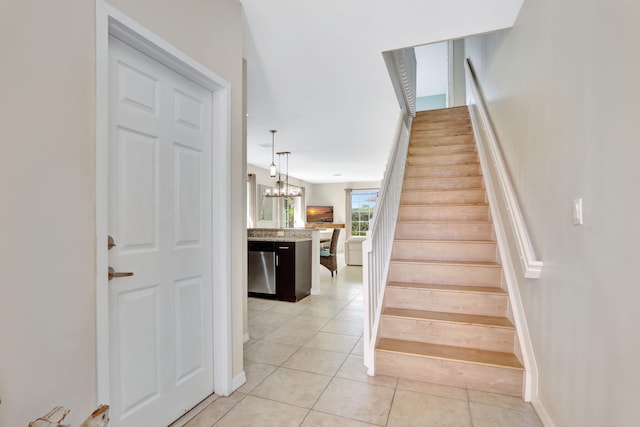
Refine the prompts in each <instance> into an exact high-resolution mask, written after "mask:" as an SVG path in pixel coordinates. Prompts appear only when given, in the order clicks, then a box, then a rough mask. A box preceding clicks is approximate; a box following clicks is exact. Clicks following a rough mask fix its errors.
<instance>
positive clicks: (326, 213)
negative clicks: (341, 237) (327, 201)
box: [307, 206, 333, 224]
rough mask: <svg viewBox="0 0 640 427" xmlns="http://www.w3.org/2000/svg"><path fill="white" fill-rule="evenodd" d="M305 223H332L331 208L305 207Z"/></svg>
mask: <svg viewBox="0 0 640 427" xmlns="http://www.w3.org/2000/svg"><path fill="white" fill-rule="evenodd" d="M307 222H308V223H312V224H313V223H315V224H321V223H323V222H333V206H307Z"/></svg>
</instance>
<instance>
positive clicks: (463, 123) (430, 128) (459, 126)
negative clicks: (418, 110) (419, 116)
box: [411, 119, 473, 133]
mask: <svg viewBox="0 0 640 427" xmlns="http://www.w3.org/2000/svg"><path fill="white" fill-rule="evenodd" d="M454 129H455V130H457V131H462V132H465V133H466V132H473V127H472V126H471V123H470V122H469V119H466V120H465V119H458V120H447V121H443V122H431V123H418V124H412V125H411V132H412V133H413V132H416V131H417V132H440V131H451V130H454Z"/></svg>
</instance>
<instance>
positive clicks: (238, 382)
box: [231, 371, 247, 391]
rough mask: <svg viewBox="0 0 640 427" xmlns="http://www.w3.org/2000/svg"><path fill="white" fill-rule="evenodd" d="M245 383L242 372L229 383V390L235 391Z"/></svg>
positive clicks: (245, 377)
mask: <svg viewBox="0 0 640 427" xmlns="http://www.w3.org/2000/svg"><path fill="white" fill-rule="evenodd" d="M246 382H247V376H246V375H245V373H244V371H242V372H240V373H239V374H238V375H236V376H235V377H233V380H232V382H231V389H232V390H233V391H236V390H237V389H239V388H240V387H242V385H243V384H244V383H246Z"/></svg>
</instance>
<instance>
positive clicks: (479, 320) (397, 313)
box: [382, 307, 515, 329]
mask: <svg viewBox="0 0 640 427" xmlns="http://www.w3.org/2000/svg"><path fill="white" fill-rule="evenodd" d="M382 315H383V316H389V317H403V318H407V319H421V320H434V321H438V322H447V323H463V324H466V325H480V326H491V327H494V328H504V329H515V328H514V327H513V324H512V323H511V322H510V321H509V319H507V318H506V317H496V316H483V315H478V314H460V313H448V312H444V311H428V310H415V309H409V308H397V307H387V308H385V309H384V310H383V311H382Z"/></svg>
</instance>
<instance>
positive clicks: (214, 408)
mask: <svg viewBox="0 0 640 427" xmlns="http://www.w3.org/2000/svg"><path fill="white" fill-rule="evenodd" d="M245 396H246V395H245V394H244V393H240V392H238V391H236V392H234V393H233V394H232V395H231V396H227V397H224V396H220V397H218V398H217V399H216V400H215V401H214V402H213V403H211V404H210V405H209V406H207V407H206V408H205V409H204V411H202V412H200V413H199V414H198V415H197V416H196V417H194V418H193V419H192V420H191V421H189V422H188V423H187V424H185V427H211V426H212V425H213V424H215V423H216V422H217V421H218V420H219V419H220V418H222V417H223V416H224V415H225V414H226V413H227V412H229V411H230V410H231V408H233V407H234V406H236V405H237V404H238V402H240V401H241V400H242V399H244V397H245Z"/></svg>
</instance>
